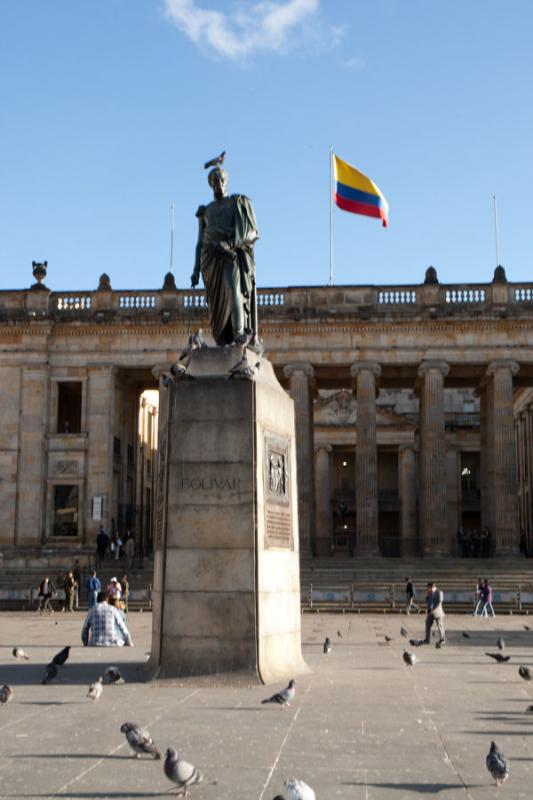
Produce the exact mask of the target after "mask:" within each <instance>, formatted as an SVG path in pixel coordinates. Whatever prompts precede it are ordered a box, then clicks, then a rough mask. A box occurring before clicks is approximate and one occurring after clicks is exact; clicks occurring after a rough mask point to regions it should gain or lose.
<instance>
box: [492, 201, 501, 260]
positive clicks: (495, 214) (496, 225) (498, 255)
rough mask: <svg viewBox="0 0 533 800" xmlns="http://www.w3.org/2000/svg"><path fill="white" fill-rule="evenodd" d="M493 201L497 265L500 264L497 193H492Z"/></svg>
mask: <svg viewBox="0 0 533 800" xmlns="http://www.w3.org/2000/svg"><path fill="white" fill-rule="evenodd" d="M492 202H493V204H494V244H495V245H496V266H497V267H499V266H500V241H499V235H498V207H497V205H496V195H495V194H493V195H492Z"/></svg>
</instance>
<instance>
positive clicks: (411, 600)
mask: <svg viewBox="0 0 533 800" xmlns="http://www.w3.org/2000/svg"><path fill="white" fill-rule="evenodd" d="M415 598H416V589H415V585H414V583H413V579H412V578H406V579H405V600H406V606H405V613H406V614H410V613H411V610H412V609H413V608H415V609H416V613H417V614H418V613H420V606H417V604H416V603H415Z"/></svg>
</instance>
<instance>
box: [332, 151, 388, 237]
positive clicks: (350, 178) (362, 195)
mask: <svg viewBox="0 0 533 800" xmlns="http://www.w3.org/2000/svg"><path fill="white" fill-rule="evenodd" d="M333 168H334V170H335V202H336V204H337V205H338V207H339V208H342V209H343V210H344V211H349V212H350V213H352V214H364V215H365V216H367V217H377V218H378V219H381V220H383V227H384V228H386V227H387V225H388V221H389V204H388V203H387V201H386V200H385V198H384V197H383V195H382V194H381V192H380V191H379V189H378V187H377V186H376V184H375V183H374V181H371V180H370V178H367V177H366V175H363V173H362V172H359V170H357V169H355V167H352V166H351V165H350V164H347V163H346V161H343V160H342V159H341V158H339V157H338V156H336V155H334V156H333Z"/></svg>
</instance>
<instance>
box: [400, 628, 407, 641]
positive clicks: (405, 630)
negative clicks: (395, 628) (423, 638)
mask: <svg viewBox="0 0 533 800" xmlns="http://www.w3.org/2000/svg"><path fill="white" fill-rule="evenodd" d="M400 633H401V634H402V636H403V637H404V639H407V638H408V637H409V631H408V630H407V629H406V628H403V627H402V628H400Z"/></svg>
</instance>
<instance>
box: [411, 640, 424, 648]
mask: <svg viewBox="0 0 533 800" xmlns="http://www.w3.org/2000/svg"><path fill="white" fill-rule="evenodd" d="M409 644H410V645H411V647H421V645H422V642H421V641H420V639H409Z"/></svg>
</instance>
